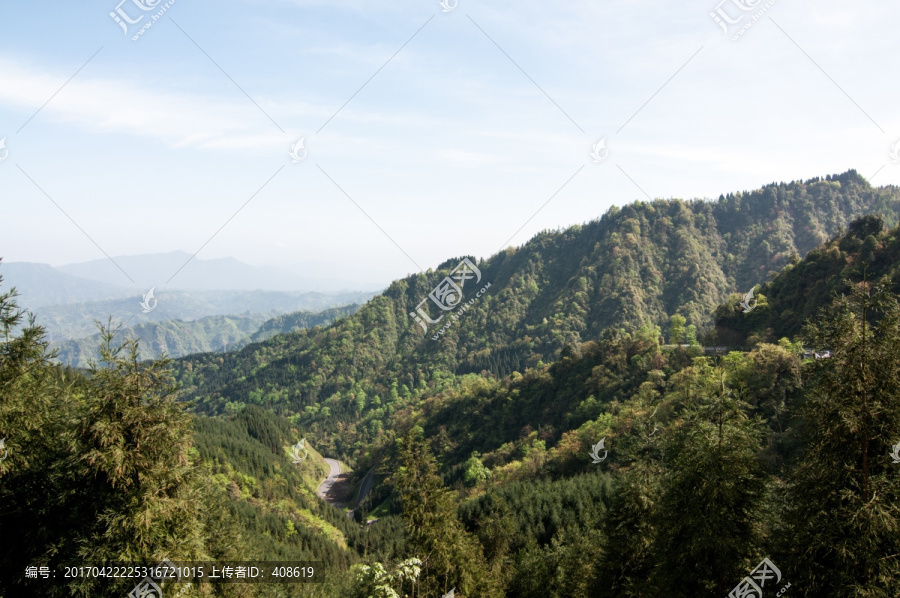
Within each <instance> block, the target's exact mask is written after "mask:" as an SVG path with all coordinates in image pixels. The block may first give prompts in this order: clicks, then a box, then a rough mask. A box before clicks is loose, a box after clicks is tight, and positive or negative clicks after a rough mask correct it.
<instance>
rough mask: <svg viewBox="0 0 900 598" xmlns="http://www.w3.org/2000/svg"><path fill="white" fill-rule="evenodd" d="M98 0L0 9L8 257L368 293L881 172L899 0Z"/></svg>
mask: <svg viewBox="0 0 900 598" xmlns="http://www.w3.org/2000/svg"><path fill="white" fill-rule="evenodd" d="M117 1H118V0H108V1H107V0H102V1H97V0H89V1H88V2H80V3H74V2H67V3H63V2H58V1H46V2H9V1H7V2H2V3H0V138H3V137H6V142H5V145H6V149H5V150H4V149H0V158H3V157H4V156H6V158H5V159H4V160H3V161H2V162H0V208H2V222H3V232H2V239H0V256H2V257H4V258H5V259H6V260H8V261H39V262H46V263H50V264H53V265H59V264H64V263H70V262H74V261H84V260H90V259H97V258H100V257H103V252H106V253H107V254H109V255H113V256H115V255H127V254H139V253H155V252H164V251H172V250H176V249H180V250H184V251H187V252H190V253H194V252H196V251H198V250H200V253H199V254H198V255H199V257H201V258H215V257H224V256H232V257H235V258H237V259H239V260H242V261H245V262H249V263H253V264H273V265H279V264H281V265H294V267H296V268H299V269H301V270H303V269H305V270H306V271H308V272H309V273H310V274H311V275H313V274H314V275H316V276H321V275H322V274H323V273H324V274H326V275H327V274H329V273H330V274H334V275H335V276H336V277H340V278H342V279H347V278H350V279H358V280H360V281H361V283H362V282H365V283H371V282H387V281H389V280H391V279H395V278H399V277H402V276H405V275H406V274H408V273H411V272H415V271H418V269H419V268H420V267H421V268H423V269H428V268H430V267H434V266H436V265H437V264H438V263H440V262H442V261H443V260H445V259H446V258H449V257H454V256H459V255H463V254H473V255H475V256H479V257H486V256H489V255H491V254H493V253H495V252H496V251H498V250H499V249H501V248H502V247H504V246H506V245H508V244H513V245H518V244H521V243H523V242H525V241H526V240H527V239H528V238H529V237H530V236H532V235H533V234H534V233H536V232H538V231H540V230H542V229H546V228H556V227H558V226H563V227H565V226H569V225H571V224H576V223H581V222H585V221H588V220H592V219H595V218H597V217H599V216H600V215H602V214H603V212H605V211H606V210H607V208H608V207H609V206H610V205H613V204H618V205H621V204H625V203H629V202H631V201H634V200H635V199H646V198H647V196H649V197H651V198H656V197H663V198H670V197H680V198H686V199H687V198H694V197H718V195H719V194H720V193H723V192H725V193H727V192H729V191H739V190H744V189H752V188H757V187H759V186H761V185H763V184H766V183H769V182H772V181H780V180H788V181H790V180H794V179H804V178H809V177H813V176H819V175H823V176H824V175H825V174H831V173H838V172H843V171H845V170H847V169H849V168H855V169H857V170H858V171H859V172H860V173H861V174H862V175H863V176H865V177H873V175H875V176H874V178H872V179H871V180H872V182H873V184H881V185H883V184H888V183H893V184H898V183H900V162H898V161H892V159H891V156H890V151H891V148H892V146H893V145H894V144H895V143H896V142H897V141H898V139H900V116H898V93H897V84H896V81H895V79H896V73H897V72H900V51H898V46H897V35H896V27H897V26H896V23H897V22H898V20H900V4H898V3H896V2H886V1H884V0H881V1H878V2H869V1H856V2H853V3H847V2H837V1H830V0H826V1H819V2H787V0H776V1H774V2H772V0H768V2H767V3H766V2H762V1H760V2H757V0H727V1H726V2H724V3H722V4H721V5H717V4H716V1H715V0H689V1H687V2H678V3H674V2H663V1H653V2H625V1H608V0H603V1H599V0H591V1H582V0H569V1H567V2H547V1H546V0H544V1H537V0H518V1H515V2H514V1H490V2H476V1H473V0H458V3H456V2H455V0H445V2H446V3H447V4H446V6H447V7H448V8H449V7H450V6H453V4H456V6H455V8H454V9H453V10H448V11H447V12H444V11H443V8H442V6H441V4H440V3H439V2H438V1H437V0H416V1H399V0H397V1H395V0H379V1H377V2H374V1H366V2H363V1H335V2H318V1H303V0H294V1H289V0H281V1H279V0H266V1H265V2H263V1H261V0H260V1H252V0H246V1H241V0H230V1H229V0H225V1H221V2H198V1H193V0H175V1H174V2H172V3H171V5H170V6H169V7H168V8H167V9H166V11H165V12H164V13H163V14H162V15H161V16H159V18H158V20H156V21H155V22H154V23H153V25H152V27H150V28H148V29H146V30H145V31H144V32H143V33H142V34H139V31H140V26H141V25H143V24H145V23H147V22H149V21H150V20H151V19H152V15H154V14H157V13H158V12H159V11H161V10H162V9H163V6H165V4H166V3H165V1H160V2H159V3H158V4H157V5H156V6H155V7H152V8H151V7H150V5H153V4H155V3H156V2H157V0H126V1H125V2H124V3H122V4H121V5H118V6H117ZM141 2H143V3H144V4H145V8H151V10H148V11H144V10H142V8H141V7H140V6H138V4H139V3H141ZM741 3H743V6H740V5H739V4H741ZM766 6H768V8H765V7H766ZM717 7H718V9H719V15H720V18H724V19H728V20H732V21H733V20H737V19H738V18H739V17H740V18H741V20H740V21H739V22H737V23H735V24H733V25H731V26H730V27H729V30H728V33H727V34H726V33H725V32H723V30H722V29H721V28H720V27H719V25H718V24H717V23H716V22H715V21H714V19H713V18H712V17H711V16H710V13H711V12H714V11H715V10H716V9H717ZM117 8H118V9H119V11H120V12H119V14H120V15H125V16H126V17H127V18H129V19H131V20H136V19H138V17H142V19H141V20H140V21H139V22H138V23H136V24H133V25H128V32H127V33H126V32H124V31H123V29H122V28H121V27H120V25H119V24H117V23H116V22H115V21H114V20H113V18H112V17H110V13H111V12H115V11H116V9H117ZM761 12H762V13H764V14H760V15H759V17H758V18H757V20H756V21H755V22H753V21H752V19H753V17H754V15H757V14H759V13H761ZM748 23H752V26H751V27H749V28H747V29H745V30H744V33H743V35H742V36H741V37H739V38H738V39H737V40H734V39H732V38H733V37H735V36H736V35H737V32H738V31H739V28H741V27H742V26H746V24H748ZM135 35H139V37H138V39H137V40H136V41H134V40H133V37H134V36H135ZM301 137H305V149H306V150H307V152H308V154H307V155H306V158H305V159H303V160H302V161H300V162H297V163H294V162H293V161H292V159H291V158H290V157H289V155H288V152H289V151H290V150H291V146H292V145H293V144H294V143H295V142H296V141H297V140H298V139H299V138H301ZM604 137H605V138H606V148H607V149H608V156H607V154H606V153H605V152H604V151H600V152H599V153H598V155H600V156H606V159H604V160H602V161H599V162H594V161H593V159H592V158H591V156H590V154H589V152H590V150H591V148H592V144H594V143H595V142H597V141H598V140H599V139H602V138H604ZM7 151H8V155H7V154H6V152H7ZM299 155H302V152H300V154H299ZM875 173H877V175H876V174H875ZM48 196H49V197H48ZM548 200H549V202H548ZM545 204H546V205H545ZM542 206H543V207H542ZM523 225H524V227H523ZM520 227H522V228H521V230H519V229H520ZM517 231H518V232H517ZM511 237H512V239H511V241H510V238H511ZM201 247H202V250H201ZM122 282H123V284H127V280H124V277H123V281H122Z"/></svg>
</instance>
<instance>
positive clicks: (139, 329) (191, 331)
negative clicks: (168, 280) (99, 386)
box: [51, 305, 360, 367]
mask: <svg viewBox="0 0 900 598" xmlns="http://www.w3.org/2000/svg"><path fill="white" fill-rule="evenodd" d="M359 307H360V306H359V305H348V306H344V307H335V308H332V309H326V310H323V311H320V312H310V311H298V312H294V313H290V314H284V315H281V316H276V317H274V318H271V319H268V320H267V319H265V317H264V316H262V315H259V314H255V315H247V316H209V317H206V318H200V319H198V320H193V321H187V322H184V321H179V322H175V321H173V320H164V321H160V322H144V323H141V324H137V325H136V326H129V327H125V328H123V329H121V330H120V331H119V333H118V335H120V336H121V337H124V338H130V339H136V340H139V341H140V344H141V358H142V359H156V358H158V357H159V356H161V355H162V354H163V353H165V354H166V355H168V356H169V357H181V356H183V355H190V354H193V353H224V352H226V351H228V350H231V351H234V350H236V349H239V348H241V347H243V346H245V345H247V344H248V343H250V342H255V341H260V340H265V339H268V338H271V337H273V336H275V335H276V334H284V333H289V332H296V331H298V330H304V329H306V328H312V327H313V326H327V325H328V324H331V323H332V322H334V321H335V320H338V319H340V318H342V317H346V316H347V315H350V314H352V313H355V312H356V311H357V310H358V309H359ZM100 340H101V335H100V333H97V334H95V335H93V336H89V337H86V338H81V339H78V340H69V341H63V342H59V343H52V344H51V348H53V349H56V350H57V358H58V359H59V361H60V363H63V364H65V365H69V366H72V367H86V366H87V363H88V360H89V359H97V357H98V349H99V347H100Z"/></svg>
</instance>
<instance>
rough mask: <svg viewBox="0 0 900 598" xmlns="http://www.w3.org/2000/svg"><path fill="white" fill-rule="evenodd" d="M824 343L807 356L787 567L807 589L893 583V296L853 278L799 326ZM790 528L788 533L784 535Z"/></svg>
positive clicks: (890, 586)
mask: <svg viewBox="0 0 900 598" xmlns="http://www.w3.org/2000/svg"><path fill="white" fill-rule="evenodd" d="M804 337H805V341H806V343H808V345H809V346H811V347H813V348H814V349H816V350H819V351H821V350H826V349H828V350H830V351H831V355H832V357H831V358H830V359H818V360H816V361H815V362H814V363H813V364H812V365H811V366H810V370H811V371H810V376H809V382H808V383H807V385H808V386H809V387H811V388H810V392H809V397H808V399H807V402H806V404H805V405H804V407H803V409H802V415H803V417H804V422H805V428H804V433H803V436H802V453H801V455H800V458H799V459H798V461H797V464H796V467H795V469H794V470H793V471H792V475H791V477H790V479H789V488H788V492H787V494H786V501H785V505H786V506H785V509H786V517H785V518H786V522H787V525H788V526H789V527H788V530H789V531H786V532H785V533H784V534H783V535H784V537H786V538H787V537H789V538H790V541H789V543H787V545H786V546H785V547H784V550H785V552H787V553H788V554H789V555H790V556H791V557H792V558H791V560H790V561H789V563H790V567H789V570H788V571H786V572H785V575H786V576H787V575H788V572H789V573H790V575H791V579H792V580H793V579H796V580H797V582H796V584H794V585H797V586H800V587H804V588H806V591H807V592H809V595H822V594H826V593H827V594H828V595H829V596H839V597H843V596H854V597H865V598H875V597H878V598H882V597H883V598H887V597H889V596H890V597H895V596H897V595H898V593H900V485H898V484H897V479H898V477H897V476H898V467H900V466H898V465H896V464H894V463H892V461H891V458H890V455H889V452H890V447H891V445H892V444H894V443H896V442H898V441H900V304H898V301H897V297H896V296H894V295H892V294H891V293H889V292H888V291H887V290H886V289H885V287H884V286H880V287H876V288H874V289H873V288H871V285H869V284H867V283H860V284H858V285H855V286H854V287H853V291H852V293H851V294H850V296H848V297H841V298H839V299H837V300H836V301H835V303H834V305H833V306H832V307H831V308H830V309H827V310H823V312H822V314H821V315H820V316H819V317H818V318H817V320H815V321H814V322H812V323H810V324H809V325H807V327H806V328H805V330H804ZM788 534H789V535H788Z"/></svg>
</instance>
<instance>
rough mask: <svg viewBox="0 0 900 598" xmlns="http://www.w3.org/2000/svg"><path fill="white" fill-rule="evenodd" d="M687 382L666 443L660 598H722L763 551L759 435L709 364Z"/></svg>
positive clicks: (699, 362)
mask: <svg viewBox="0 0 900 598" xmlns="http://www.w3.org/2000/svg"><path fill="white" fill-rule="evenodd" d="M682 375H683V376H684V377H686V378H687V380H682V384H683V385H686V386H687V387H688V388H690V389H691V392H690V394H689V396H690V398H689V399H688V400H687V401H686V402H685V403H684V405H683V412H682V414H681V417H680V419H679V421H678V422H677V423H675V424H674V425H673V429H672V430H671V432H670V433H669V434H668V438H667V439H666V440H665V445H664V458H663V461H664V466H665V474H664V476H663V479H662V488H661V496H660V499H659V505H658V507H657V508H656V509H655V510H654V513H653V520H654V523H655V526H656V537H655V540H654V553H655V559H656V562H657V566H656V568H655V569H654V575H653V578H654V582H655V586H656V591H657V592H659V593H665V594H668V595H670V596H684V597H685V598H687V597H693V596H700V595H711V596H716V597H717V598H724V596H725V595H726V593H727V592H728V590H729V589H730V588H731V587H732V586H731V585H730V584H731V582H732V581H733V580H740V579H741V578H742V577H743V576H744V575H746V572H747V571H748V570H749V569H747V565H748V563H749V562H750V561H751V560H752V558H755V555H756V554H757V550H758V547H759V545H760V537H759V518H760V511H761V506H762V505H761V501H762V498H763V493H764V487H765V479H764V476H763V473H762V467H761V464H760V463H759V460H758V458H757V455H758V453H759V450H760V441H761V436H762V435H761V429H760V425H759V422H758V421H756V420H754V419H751V418H750V417H749V416H748V412H749V406H748V405H747V404H746V403H745V402H744V401H742V400H740V399H739V398H738V397H737V396H735V391H734V390H733V389H731V388H729V387H728V385H727V383H726V379H725V371H724V370H723V369H721V368H718V367H713V366H712V365H711V364H710V363H709V360H708V359H707V358H705V357H698V358H696V359H695V360H694V365H693V366H691V367H690V368H688V369H686V370H685V371H684V372H682ZM751 567H752V565H751Z"/></svg>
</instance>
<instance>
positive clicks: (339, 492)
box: [316, 458, 350, 509]
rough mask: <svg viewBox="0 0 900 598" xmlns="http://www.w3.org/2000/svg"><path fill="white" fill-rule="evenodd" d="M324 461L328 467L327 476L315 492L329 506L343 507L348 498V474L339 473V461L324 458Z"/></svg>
mask: <svg viewBox="0 0 900 598" xmlns="http://www.w3.org/2000/svg"><path fill="white" fill-rule="evenodd" d="M325 462H326V463H328V467H329V472H328V477H326V478H325V479H324V480H322V483H321V484H319V488H318V489H317V490H316V494H317V495H318V496H319V498H321V499H322V500H324V501H325V502H327V503H328V504H330V505H331V506H333V507H336V508H339V509H340V508H343V507H345V506H346V505H347V502H348V500H349V497H348V496H347V494H348V490H349V489H350V483H349V478H350V474H348V473H341V462H340V461H338V460H337V459H328V458H325Z"/></svg>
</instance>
